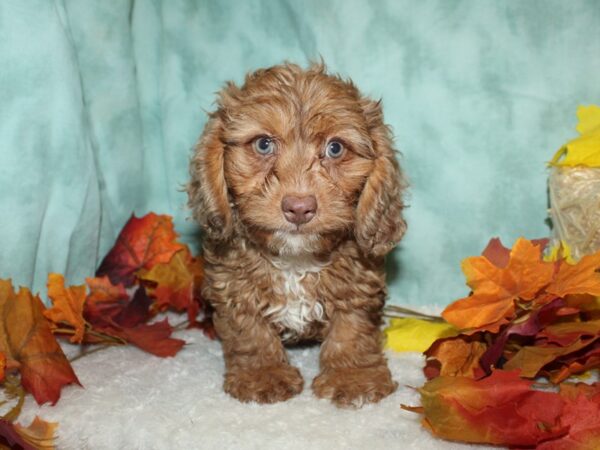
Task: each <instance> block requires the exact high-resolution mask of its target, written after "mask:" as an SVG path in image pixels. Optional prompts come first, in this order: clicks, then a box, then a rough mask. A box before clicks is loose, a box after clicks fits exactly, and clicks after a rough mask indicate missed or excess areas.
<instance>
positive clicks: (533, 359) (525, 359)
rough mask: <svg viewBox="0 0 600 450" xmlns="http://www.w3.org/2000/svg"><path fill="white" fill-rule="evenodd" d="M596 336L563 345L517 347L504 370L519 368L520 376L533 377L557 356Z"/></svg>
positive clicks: (588, 343)
mask: <svg viewBox="0 0 600 450" xmlns="http://www.w3.org/2000/svg"><path fill="white" fill-rule="evenodd" d="M595 340H596V338H587V339H586V338H580V339H577V340H576V341H575V342H573V343H572V344H571V345H567V346H565V347H557V346H541V345H532V346H526V347H522V348H521V349H519V351H518V352H517V353H516V354H515V355H514V356H513V357H512V358H511V359H509V360H508V361H507V362H506V364H505V365H504V367H503V368H504V369H505V370H515V369H519V370H521V376H523V377H527V378H535V377H536V376H537V375H538V373H539V371H540V370H542V368H543V367H544V366H545V365H546V364H549V363H551V362H552V361H554V360H556V359H557V358H559V357H561V356H564V355H568V354H570V353H573V352H577V351H579V350H581V349H583V348H585V347H587V346H588V345H591V344H592V343H593V342H594V341H595Z"/></svg>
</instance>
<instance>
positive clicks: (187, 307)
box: [138, 248, 204, 323]
mask: <svg viewBox="0 0 600 450" xmlns="http://www.w3.org/2000/svg"><path fill="white" fill-rule="evenodd" d="M203 275H204V271H203V267H202V261H201V260H197V259H195V258H193V257H192V255H191V254H190V251H189V250H188V249H187V248H184V249H183V250H180V251H178V252H177V253H175V255H173V257H172V258H171V260H170V261H169V262H168V263H161V264H156V265H154V267H153V268H152V269H150V270H144V269H142V270H140V271H139V272H138V277H139V278H140V279H141V280H144V281H146V282H148V281H149V282H151V283H152V284H153V286H152V287H150V289H149V293H150V295H152V296H153V297H154V298H156V307H157V308H158V309H159V310H160V311H164V310H165V309H167V308H169V307H171V308H173V309H175V310H176V311H187V312H188V318H189V321H190V323H192V322H194V321H195V320H196V316H197V314H198V312H199V309H200V307H199V298H198V295H197V293H198V291H199V289H198V287H199V286H200V285H201V284H202V278H203Z"/></svg>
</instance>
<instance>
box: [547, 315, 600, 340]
mask: <svg viewBox="0 0 600 450" xmlns="http://www.w3.org/2000/svg"><path fill="white" fill-rule="evenodd" d="M596 335H600V320H589V321H585V322H582V321H569V322H558V323H553V324H551V325H548V326H546V327H544V329H543V330H541V331H540V332H539V334H538V338H539V339H540V341H543V342H544V343H548V344H553V345H558V346H561V347H565V346H567V345H571V344H572V343H573V342H575V341H576V340H577V339H579V338H581V337H593V336H596Z"/></svg>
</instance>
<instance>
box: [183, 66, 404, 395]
mask: <svg viewBox="0 0 600 450" xmlns="http://www.w3.org/2000/svg"><path fill="white" fill-rule="evenodd" d="M217 105H218V109H217V110H216V111H215V112H214V113H212V114H210V118H209V121H208V123H207V124H206V127H205V129H204V132H203V134H202V136H201V137H200V140H199V142H198V144H197V146H196V148H195V153H194V156H193V159H192V161H191V169H190V170H191V182H190V183H189V185H188V193H189V206H190V207H191V208H192V210H193V213H194V217H195V218H196V220H198V222H199V223H200V224H201V226H202V227H203V230H204V239H203V250H204V258H205V282H204V286H203V290H202V292H203V295H204V297H205V298H206V299H208V300H209V301H210V303H211V304H212V305H213V307H214V309H215V313H214V322H215V327H216V329H217V332H218V334H219V336H220V338H221V340H222V344H223V352H224V355H225V365H226V374H225V384H224V388H225V391H226V392H228V393H229V394H231V395H232V396H234V397H235V398H237V399H239V400H241V401H256V402H261V403H272V402H277V401H281V400H286V399H288V398H290V397H292V396H293V395H295V394H298V393H299V392H301V390H302V386H303V380H302V377H301V375H300V372H299V371H298V369H296V368H295V367H292V366H291V365H290V364H289V362H288V358H287V355H286V352H285V349H284V343H294V342H298V341H301V340H319V341H323V344H322V346H321V356H320V366H321V373H320V374H319V375H318V376H317V377H316V378H315V379H314V381H313V383H312V388H313V391H314V393H315V394H316V395H317V396H318V397H322V398H328V399H331V400H332V401H333V402H334V403H335V404H336V405H338V406H352V405H353V406H358V405H362V404H363V403H365V402H377V401H379V400H380V399H382V398H383V397H385V396H387V395H389V394H390V393H392V392H393V391H394V390H395V389H396V386H397V384H396V383H395V382H394V381H393V380H392V378H391V375H390V371H389V369H388V367H387V363H386V360H385V357H384V356H383V354H382V351H381V340H380V331H379V326H380V322H381V310H382V307H383V304H384V301H385V297H386V287H385V274H384V267H383V264H384V258H383V257H384V255H385V254H386V253H388V252H389V251H390V250H392V248H393V247H394V246H395V245H396V244H397V243H398V241H399V240H400V238H401V237H402V235H403V234H404V231H405V229H406V224H405V222H404V220H403V219H402V215H401V213H402V209H403V206H404V205H403V199H402V193H403V190H404V187H405V182H404V178H403V175H402V173H401V170H400V168H399V166H398V163H397V161H396V159H395V157H394V150H393V147H392V137H391V134H390V130H389V129H388V127H387V126H386V125H385V124H384V122H383V115H382V111H381V105H380V103H379V102H375V101H372V100H370V99H368V98H365V97H363V96H362V95H361V94H360V92H359V91H358V90H357V89H356V87H354V85H353V84H352V83H351V82H350V81H345V80H342V79H341V78H340V77H338V76H332V75H328V74H327V73H326V72H325V68H324V67H323V65H313V66H311V67H310V68H309V69H307V70H303V69H301V68H300V67H298V66H296V65H293V64H284V65H281V66H275V67H271V68H269V69H264V70H258V71H256V72H254V73H251V74H249V75H248V76H247V77H246V80H245V83H244V85H243V86H242V87H241V88H240V87H237V86H236V85H234V84H233V83H228V84H227V85H226V86H225V88H224V89H223V90H222V91H221V92H220V93H219V99H218V102H217Z"/></svg>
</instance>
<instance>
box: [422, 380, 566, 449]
mask: <svg viewBox="0 0 600 450" xmlns="http://www.w3.org/2000/svg"><path fill="white" fill-rule="evenodd" d="M531 384H532V382H530V381H526V380H523V379H521V378H520V377H519V375H518V373H517V372H504V371H494V372H493V373H492V375H491V376H489V377H487V378H484V379H481V380H473V379H471V378H465V377H438V378H435V379H434V380H432V381H429V382H428V383H426V384H425V386H423V387H422V388H421V389H420V390H419V392H420V393H421V402H422V406H423V408H424V413H425V418H424V424H425V426H426V427H427V428H429V429H430V430H431V431H432V432H433V433H434V434H435V435H437V436H439V437H441V438H444V439H449V440H455V441H463V442H472V443H489V444H496V445H511V446H535V445H537V444H539V443H541V442H543V441H546V440H548V439H554V438H557V437H560V436H563V435H565V434H566V433H567V431H568V427H565V426H564V425H563V424H562V423H561V422H560V416H561V414H562V413H563V409H564V406H565V401H564V400H563V399H562V398H561V397H560V396H559V395H558V394H555V393H551V392H540V391H535V390H532V389H531Z"/></svg>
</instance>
